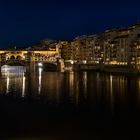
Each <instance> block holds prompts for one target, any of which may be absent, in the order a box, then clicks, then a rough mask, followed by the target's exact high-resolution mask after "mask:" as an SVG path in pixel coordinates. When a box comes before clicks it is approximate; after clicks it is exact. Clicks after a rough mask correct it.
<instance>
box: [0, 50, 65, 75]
mask: <svg viewBox="0 0 140 140" xmlns="http://www.w3.org/2000/svg"><path fill="white" fill-rule="evenodd" d="M3 65H16V66H25V67H26V72H27V73H31V72H32V71H33V68H34V67H33V66H38V67H41V66H42V67H43V66H46V67H47V66H49V67H50V66H55V67H56V69H57V70H58V71H61V72H63V70H64V62H63V60H62V59H61V57H60V54H59V51H58V50H49V51H27V50H26V51H25V50H12V51H9V50H5V51H4V50H1V51H0V72H1V67H2V66H3Z"/></svg>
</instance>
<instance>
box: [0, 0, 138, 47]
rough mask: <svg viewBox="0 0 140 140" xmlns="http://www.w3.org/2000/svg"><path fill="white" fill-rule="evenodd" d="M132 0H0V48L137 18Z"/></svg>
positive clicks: (71, 35) (90, 31) (88, 31)
mask: <svg viewBox="0 0 140 140" xmlns="http://www.w3.org/2000/svg"><path fill="white" fill-rule="evenodd" d="M139 7H140V2H138V1H136V0H133V1H127V0H116V1H114V0H111V1H109V0H106V1H105V0H104V1H103V0H0V48H2V47H9V46H12V45H17V46H28V45H31V44H35V43H37V42H39V40H42V39H44V38H52V39H55V40H58V39H72V38H74V37H76V36H78V35H83V34H87V35H89V34H94V33H98V32H102V31H104V30H105V29H108V28H114V27H123V26H128V25H131V24H133V23H135V22H137V21H140V10H139V9H140V8H139Z"/></svg>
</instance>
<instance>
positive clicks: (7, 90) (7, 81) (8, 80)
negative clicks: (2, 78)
mask: <svg viewBox="0 0 140 140" xmlns="http://www.w3.org/2000/svg"><path fill="white" fill-rule="evenodd" d="M9 83H10V78H9V73H7V78H6V93H8V92H9Z"/></svg>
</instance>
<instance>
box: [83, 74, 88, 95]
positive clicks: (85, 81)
mask: <svg viewBox="0 0 140 140" xmlns="http://www.w3.org/2000/svg"><path fill="white" fill-rule="evenodd" d="M83 80H84V95H85V98H86V97H87V72H84V73H83Z"/></svg>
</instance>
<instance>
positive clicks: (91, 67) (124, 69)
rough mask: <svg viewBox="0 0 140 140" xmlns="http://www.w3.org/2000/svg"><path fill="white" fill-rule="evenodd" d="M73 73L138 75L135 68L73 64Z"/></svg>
mask: <svg viewBox="0 0 140 140" xmlns="http://www.w3.org/2000/svg"><path fill="white" fill-rule="evenodd" d="M73 71H97V72H105V73H121V74H140V71H139V70H138V69H136V68H133V67H129V66H118V65H98V64H95V65H93V64H75V65H73Z"/></svg>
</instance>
